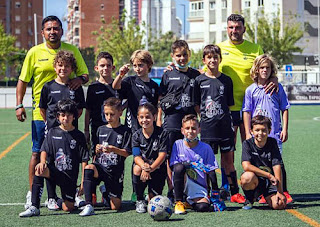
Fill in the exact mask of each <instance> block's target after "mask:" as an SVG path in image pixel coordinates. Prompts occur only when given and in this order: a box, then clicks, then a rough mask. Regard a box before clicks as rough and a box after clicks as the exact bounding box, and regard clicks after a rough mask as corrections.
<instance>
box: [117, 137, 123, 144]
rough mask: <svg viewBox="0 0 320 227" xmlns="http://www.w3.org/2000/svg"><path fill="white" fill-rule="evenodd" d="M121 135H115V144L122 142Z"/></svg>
mask: <svg viewBox="0 0 320 227" xmlns="http://www.w3.org/2000/svg"><path fill="white" fill-rule="evenodd" d="M122 138H123V136H122V135H117V144H121V143H122Z"/></svg>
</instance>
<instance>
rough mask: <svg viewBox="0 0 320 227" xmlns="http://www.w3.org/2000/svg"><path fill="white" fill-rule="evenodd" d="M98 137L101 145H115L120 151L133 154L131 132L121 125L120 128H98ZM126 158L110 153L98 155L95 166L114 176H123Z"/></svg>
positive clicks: (103, 126)
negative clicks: (123, 150)
mask: <svg viewBox="0 0 320 227" xmlns="http://www.w3.org/2000/svg"><path fill="white" fill-rule="evenodd" d="M97 137H98V138H99V144H102V145H106V143H108V145H113V146H115V147H118V148H120V149H125V150H126V151H127V152H128V153H130V154H131V130H130V129H129V128H128V127H126V126H124V125H120V126H119V127H118V128H109V127H107V126H106V125H102V126H100V127H99V128H98V131H97ZM125 159H126V158H125V157H123V156H121V155H118V154H115V153H113V152H110V153H104V152H103V153H98V154H97V155H96V159H95V164H97V165H99V166H101V168H102V169H103V170H104V171H105V172H109V173H112V175H114V176H121V175H122V174H123V171H124V161H125Z"/></svg>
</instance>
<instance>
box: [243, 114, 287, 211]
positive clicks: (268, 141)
mask: <svg viewBox="0 0 320 227" xmlns="http://www.w3.org/2000/svg"><path fill="white" fill-rule="evenodd" d="M270 130H271V121H270V119H269V118H268V117H265V116H262V115H257V116H255V117H253V118H252V120H251V130H250V131H251V134H252V135H253V137H252V138H250V139H248V140H245V141H244V142H243V144H242V167H243V169H244V171H245V172H244V173H243V174H242V175H241V187H242V189H243V191H244V193H245V195H246V199H247V201H246V203H245V205H244V207H243V209H246V210H249V209H251V208H252V205H253V202H254V200H255V197H257V196H259V195H261V194H263V196H264V197H265V199H266V201H267V203H268V205H269V206H270V207H271V208H273V209H275V210H280V209H284V208H285V207H286V197H285V195H284V194H283V190H282V176H281V162H282V160H281V155H280V151H279V148H278V144H277V141H276V140H275V139H274V138H271V137H268V135H269V133H270Z"/></svg>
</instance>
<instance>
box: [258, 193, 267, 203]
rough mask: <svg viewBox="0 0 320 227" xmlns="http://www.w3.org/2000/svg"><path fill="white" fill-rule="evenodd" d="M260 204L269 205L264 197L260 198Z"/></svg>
mask: <svg viewBox="0 0 320 227" xmlns="http://www.w3.org/2000/svg"><path fill="white" fill-rule="evenodd" d="M259 204H267V201H266V199H265V198H264V196H263V195H261V196H259Z"/></svg>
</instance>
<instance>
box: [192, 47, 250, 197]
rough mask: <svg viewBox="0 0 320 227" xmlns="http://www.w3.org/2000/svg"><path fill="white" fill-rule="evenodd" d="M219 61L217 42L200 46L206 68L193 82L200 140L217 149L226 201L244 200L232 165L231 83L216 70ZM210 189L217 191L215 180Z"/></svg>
mask: <svg viewBox="0 0 320 227" xmlns="http://www.w3.org/2000/svg"><path fill="white" fill-rule="evenodd" d="M220 62H221V50H220V48H219V47H218V46H217V45H207V46H206V47H205V48H204V49H203V63H204V64H205V65H206V67H207V71H206V72H205V73H204V74H201V75H200V76H198V77H197V78H196V83H195V103H196V110H197V112H198V113H199V115H200V118H201V121H200V128H201V141H203V142H205V143H207V144H209V145H210V146H211V147H212V149H213V151H214V153H215V154H217V153H218V149H219V148H220V152H221V168H223V169H225V171H226V175H227V177H228V181H229V185H230V191H231V198H230V201H231V202H237V203H244V202H245V198H244V196H243V195H241V194H240V193H239V187H238V182H237V173H236V170H235V168H234V164H233V157H234V154H233V153H234V150H235V149H234V139H233V134H234V132H233V129H232V119H231V116H230V111H229V107H230V106H232V105H234V101H233V84H232V80H231V79H230V77H228V76H226V75H225V74H223V73H221V72H219V64H220ZM199 106H200V108H199ZM212 174H214V173H212ZM213 190H215V191H217V190H219V189H218V185H217V183H216V182H215V185H213Z"/></svg>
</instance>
